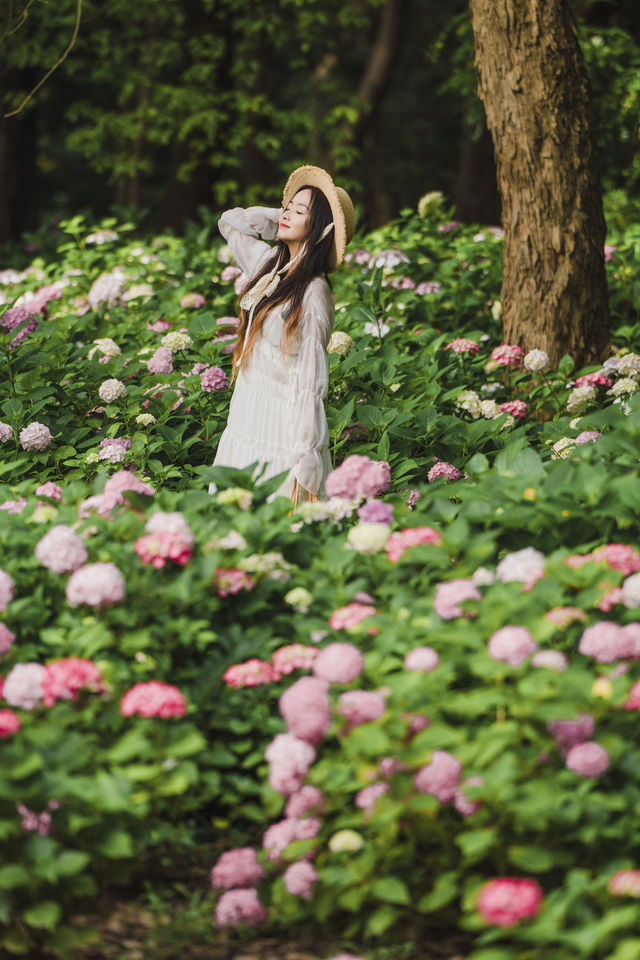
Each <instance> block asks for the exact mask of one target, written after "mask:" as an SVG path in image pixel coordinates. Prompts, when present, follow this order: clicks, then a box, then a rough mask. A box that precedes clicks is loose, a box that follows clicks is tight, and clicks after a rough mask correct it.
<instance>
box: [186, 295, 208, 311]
mask: <svg viewBox="0 0 640 960" xmlns="http://www.w3.org/2000/svg"><path fill="white" fill-rule="evenodd" d="M206 302H207V301H206V299H205V298H204V296H203V295H202V294H201V293H185V294H184V296H183V297H182V298H181V299H180V306H181V307H183V308H186V309H188V310H197V309H198V308H199V307H204V305H205V303H206Z"/></svg>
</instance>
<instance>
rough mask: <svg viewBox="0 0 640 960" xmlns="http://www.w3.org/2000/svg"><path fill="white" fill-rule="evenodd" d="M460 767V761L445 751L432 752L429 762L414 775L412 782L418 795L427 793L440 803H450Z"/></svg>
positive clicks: (458, 780) (458, 778)
mask: <svg viewBox="0 0 640 960" xmlns="http://www.w3.org/2000/svg"><path fill="white" fill-rule="evenodd" d="M461 771H462V765H461V764H460V761H459V760H458V759H457V758H456V757H454V756H453V755H452V754H450V753H447V751H446V750H434V751H433V753H432V754H431V762H430V763H427V764H426V765H425V766H424V767H421V768H420V770H418V772H417V773H416V775H415V777H414V778H413V782H414V784H415V786H416V790H419V791H420V793H429V794H431V796H433V797H436V798H437V799H438V800H439V801H440V803H450V802H451V801H452V800H453V798H454V796H455V792H456V789H457V787H458V784H459V783H460V773H461Z"/></svg>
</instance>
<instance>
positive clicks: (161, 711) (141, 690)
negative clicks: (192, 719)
mask: <svg viewBox="0 0 640 960" xmlns="http://www.w3.org/2000/svg"><path fill="white" fill-rule="evenodd" d="M186 709H187V702H186V700H185V698H184V696H183V694H182V693H181V692H180V690H179V689H178V688H177V687H174V686H173V685H172V684H170V683H163V682H162V681H160V680H148V681H147V682H146V683H136V684H135V686H133V687H131V689H130V690H127V692H126V693H125V695H124V696H123V698H122V700H121V701H120V713H121V714H122V716H123V717H131V716H133V714H134V713H137V714H139V715H140V716H141V717H183V716H184V714H185V711H186Z"/></svg>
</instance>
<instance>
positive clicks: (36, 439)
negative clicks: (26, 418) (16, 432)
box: [20, 420, 53, 450]
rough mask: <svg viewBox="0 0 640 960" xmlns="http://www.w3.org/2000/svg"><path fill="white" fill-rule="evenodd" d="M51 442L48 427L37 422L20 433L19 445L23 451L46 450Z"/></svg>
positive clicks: (51, 438)
mask: <svg viewBox="0 0 640 960" xmlns="http://www.w3.org/2000/svg"><path fill="white" fill-rule="evenodd" d="M52 440H53V437H52V435H51V431H50V430H49V427H46V426H45V425H44V423H39V422H38V421H37V420H35V421H34V422H33V423H30V424H28V426H26V427H25V428H24V429H23V430H21V431H20V445H21V447H22V449H23V450H46V448H47V447H48V446H49V444H50V443H51V441H52Z"/></svg>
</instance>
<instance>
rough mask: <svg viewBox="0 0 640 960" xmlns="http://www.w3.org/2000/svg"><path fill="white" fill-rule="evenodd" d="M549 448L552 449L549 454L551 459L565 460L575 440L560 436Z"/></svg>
mask: <svg viewBox="0 0 640 960" xmlns="http://www.w3.org/2000/svg"><path fill="white" fill-rule="evenodd" d="M551 449H552V450H553V453H552V454H551V456H552V459H554V460H566V459H567V457H570V456H571V454H572V453H573V451H574V449H575V440H572V439H571V437H560V439H559V440H556V442H555V443H554V444H553V445H552V447H551Z"/></svg>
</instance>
